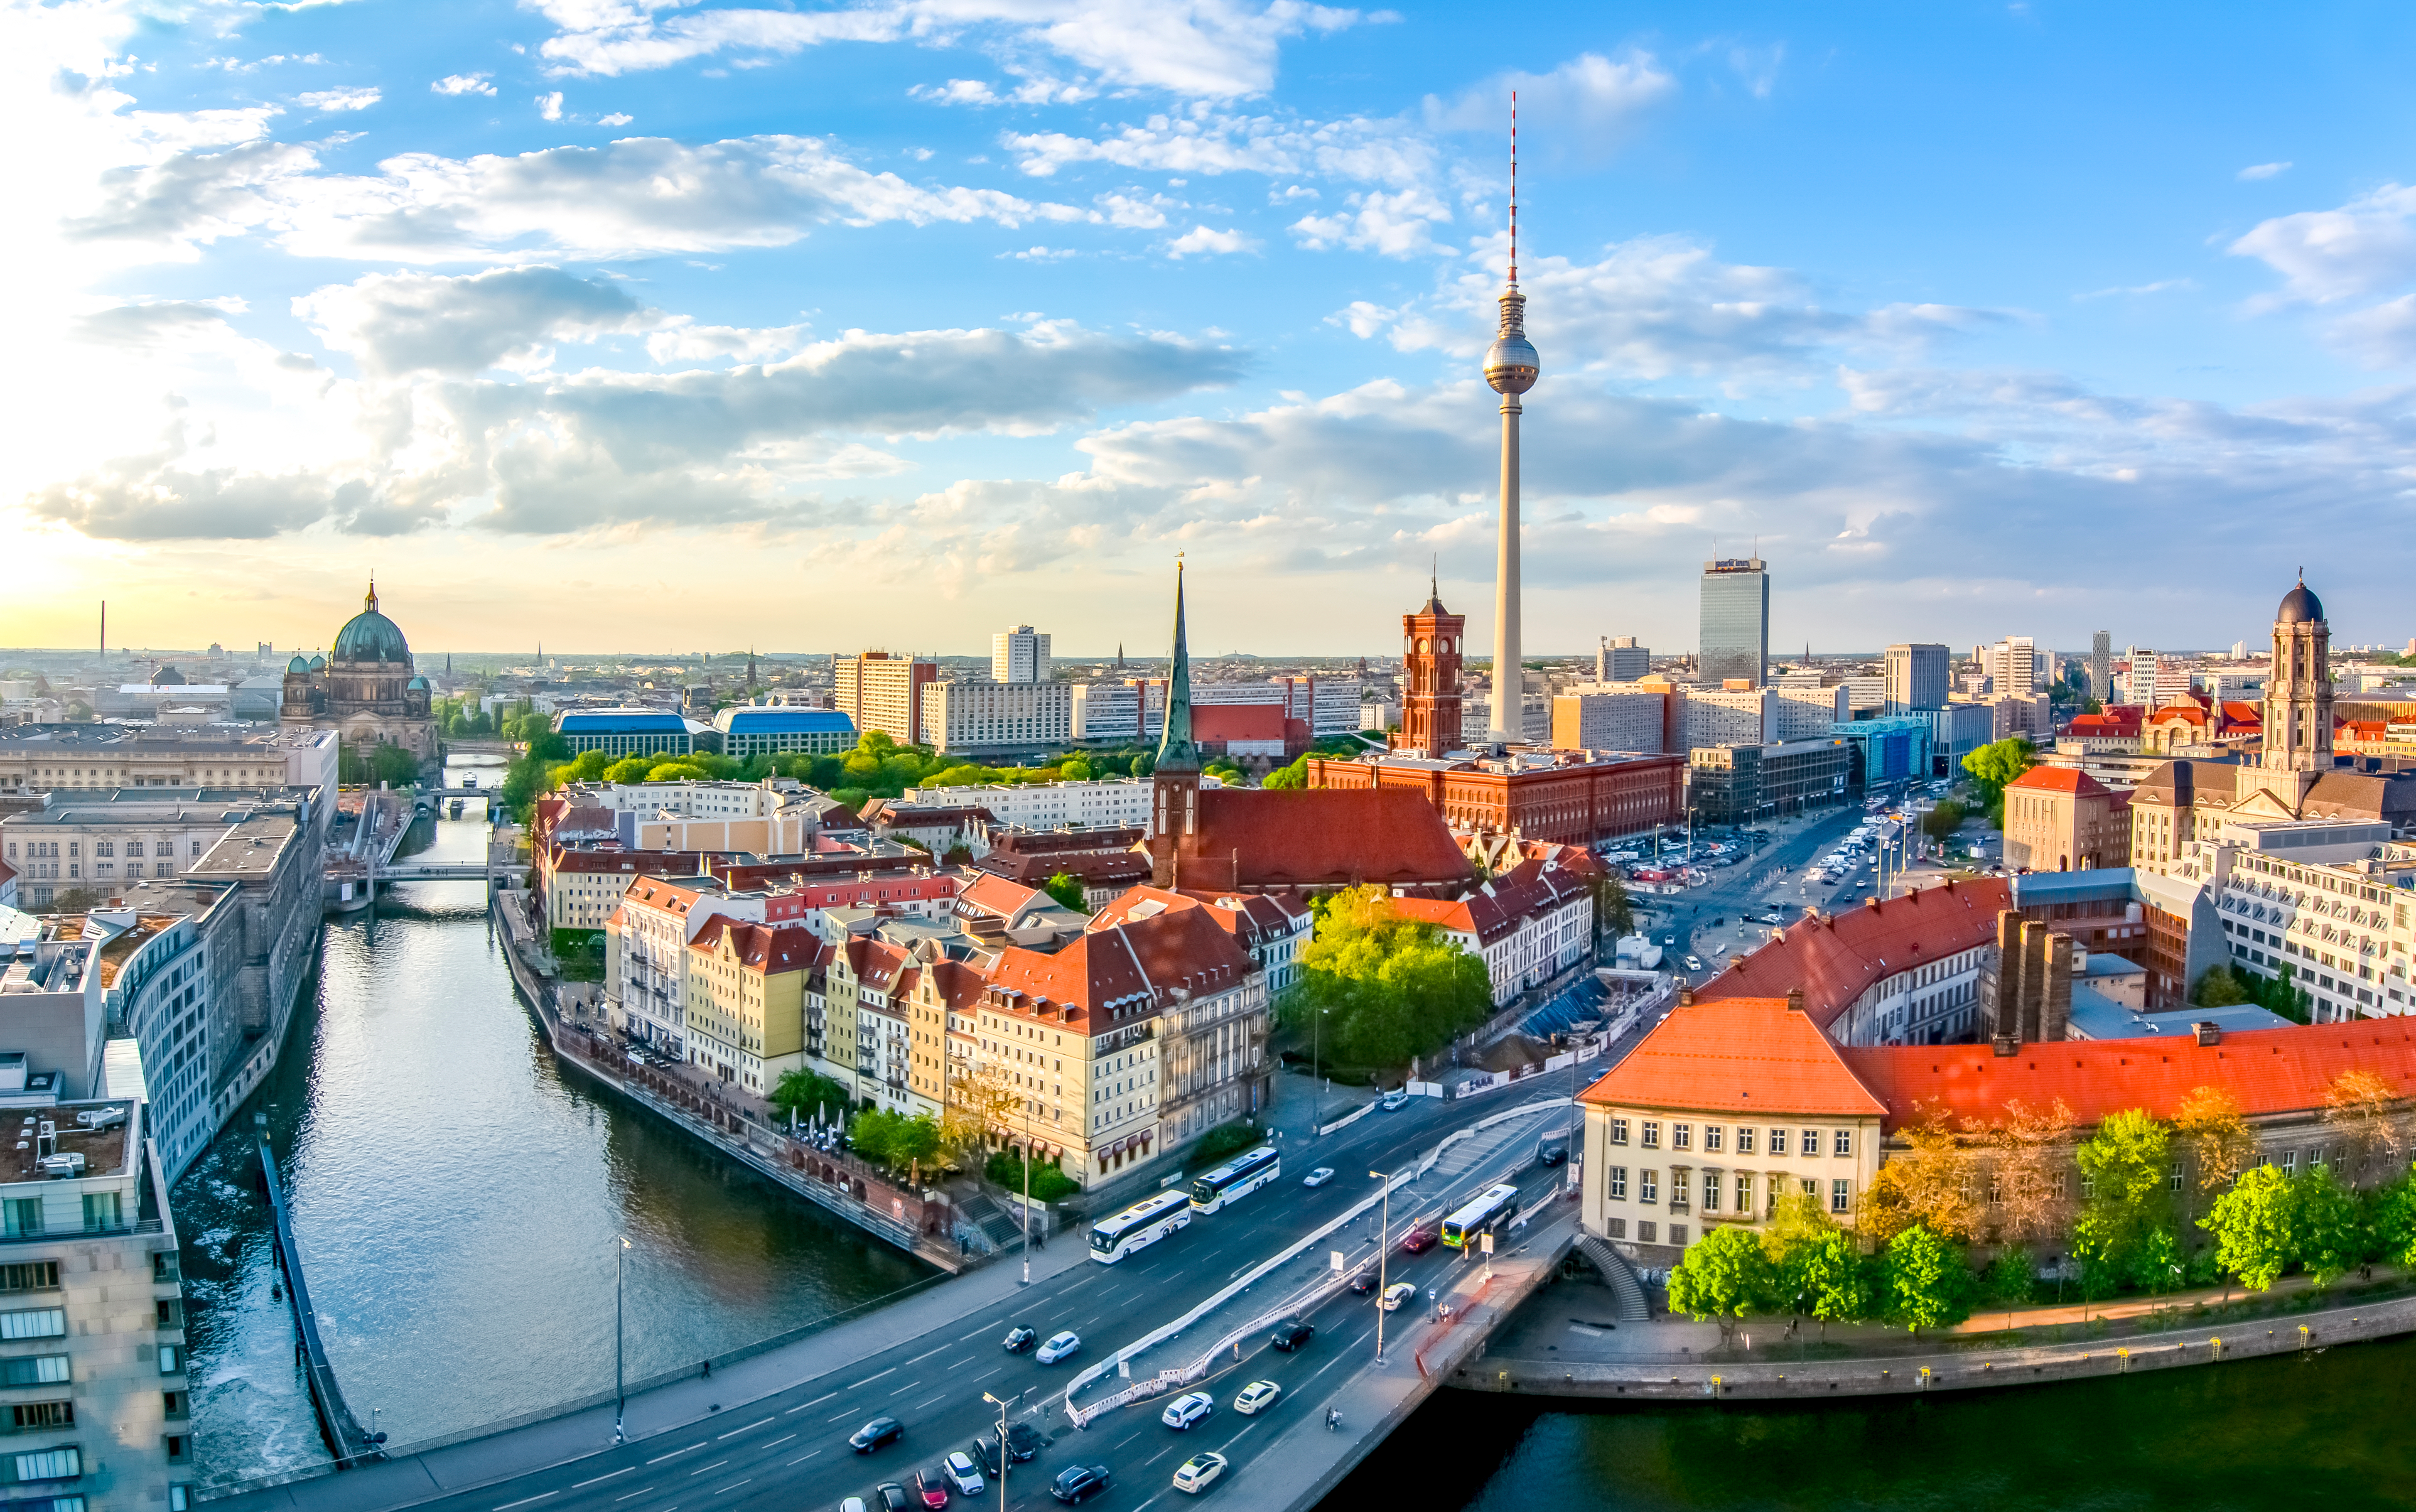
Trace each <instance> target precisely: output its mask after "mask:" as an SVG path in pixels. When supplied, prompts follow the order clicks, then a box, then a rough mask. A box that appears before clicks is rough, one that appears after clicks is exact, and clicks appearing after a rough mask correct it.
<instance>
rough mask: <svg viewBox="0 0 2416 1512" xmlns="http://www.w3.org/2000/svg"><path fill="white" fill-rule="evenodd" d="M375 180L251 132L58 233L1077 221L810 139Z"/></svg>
mask: <svg viewBox="0 0 2416 1512" xmlns="http://www.w3.org/2000/svg"><path fill="white" fill-rule="evenodd" d="M378 168H379V172H378V173H377V174H330V173H325V172H323V171H322V165H321V163H320V160H319V157H318V153H317V150H316V149H314V148H312V147H309V146H303V145H296V144H286V143H277V142H251V143H246V144H242V145H240V146H235V147H231V148H227V149H225V150H223V151H207V150H189V151H184V152H178V153H175V154H174V155H172V156H170V157H168V158H167V159H165V160H164V161H161V162H159V163H157V164H152V165H147V166H143V167H135V168H127V169H121V170H117V171H114V172H113V173H112V174H110V175H108V178H107V182H106V183H105V185H104V197H103V202H102V204H101V205H100V206H99V208H98V210H97V211H96V212H95V213H94V214H92V215H90V216H87V217H85V218H83V219H81V220H80V221H78V222H77V223H76V225H75V226H74V227H73V230H74V233H75V234H78V235H79V236H81V237H83V238H85V239H90V240H108V239H122V240H129V241H136V242H142V243H146V244H149V245H150V246H152V247H153V248H154V249H157V250H158V251H159V252H162V253H167V254H171V255H188V256H189V255H191V254H192V251H193V249H195V248H196V247H198V246H200V245H206V244H208V243H210V242H213V241H216V240H219V239H220V238H222V237H226V236H230V235H234V234H241V233H245V232H249V231H252V230H255V229H258V230H264V231H266V232H268V233H269V234H271V235H272V236H274V237H275V239H276V240H277V241H278V243H279V245H281V246H282V247H284V248H285V249H287V250H289V251H293V252H295V253H298V254H301V255H305V256H318V257H352V258H381V259H387V258H390V259H395V260H399V261H403V262H414V263H440V262H457V261H489V260H498V261H500V260H520V259H523V258H527V257H529V256H531V255H532V254H536V255H544V254H547V253H551V254H554V255H559V256H567V257H576V258H581V259H602V258H614V257H629V256H640V255H644V254H648V253H661V252H702V251H710V250H715V249H723V248H731V247H780V246H786V245H788V244H789V243H791V242H793V241H796V240H797V239H798V238H800V237H802V236H804V235H806V234H808V231H810V230H811V228H812V227H814V226H815V225H818V224H826V223H829V222H833V221H837V222H841V223H845V224H850V225H870V224H874V223H877V222H880V221H884V220H903V221H906V222H908V223H910V224H914V225H924V224H929V223H930V222H933V221H972V220H994V221H997V222H999V223H1000V224H1003V225H1007V226H1015V225H1020V224H1022V223H1023V222H1025V221H1027V220H1078V219H1084V217H1085V213H1084V212H1083V211H1080V210H1078V209H1075V208H1074V207H1072V206H1070V205H1063V204H1048V203H1035V202H1033V201H1028V200H1023V199H1019V198H1018V197H1016V196H1014V195H1011V194H1004V193H1001V192H999V191H998V190H995V189H966V188H960V187H950V186H940V187H926V186H922V185H916V184H910V183H908V182H907V181H906V180H904V179H902V178H899V177H898V175H897V174H885V173H884V174H873V173H868V172H867V171H865V170H864V169H861V168H859V167H857V166H855V165H854V164H853V163H851V162H849V161H848V160H846V159H843V158H841V157H839V156H838V154H837V153H836V152H834V151H833V150H832V149H831V147H830V145H829V144H827V143H826V142H823V141H822V140H819V139H817V138H813V137H792V136H761V137H743V138H737V139H733V140H730V141H724V142H715V143H705V144H694V145H691V144H686V143H679V142H673V141H671V140H668V139H666V138H661V137H626V138H622V139H620V140H618V141H615V142H613V143H611V144H608V145H605V146H602V147H553V148H548V149H545V150H542V151H537V152H528V153H522V154H520V155H518V156H515V157H503V156H495V155H481V156H478V157H475V158H445V157H442V156H439V155H436V154H433V153H405V154H402V155H400V156H398V157H394V158H388V159H385V160H384V161H383V162H381V163H380V164H379V165H378Z"/></svg>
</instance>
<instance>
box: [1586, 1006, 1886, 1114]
mask: <svg viewBox="0 0 2416 1512" xmlns="http://www.w3.org/2000/svg"><path fill="white" fill-rule="evenodd" d="M1839 1056H1840V1051H1838V1049H1837V1047H1836V1046H1835V1045H1833V1044H1831V1043H1830V1042H1829V1036H1827V1035H1824V1034H1822V1033H1821V1032H1820V1027H1819V1026H1818V1025H1817V1024H1815V1023H1813V1022H1812V1021H1811V1019H1810V1017H1809V1016H1808V1015H1806V1014H1804V1013H1800V1012H1793V1011H1790V1010H1789V1008H1788V1006H1787V1000H1786V999H1785V998H1783V997H1776V998H1766V997H1733V998H1723V999H1721V1000H1720V1001H1718V1002H1716V1003H1705V1002H1702V1001H1700V1000H1698V1001H1697V1002H1695V1003H1693V1004H1691V1005H1687V1006H1685V1007H1682V1008H1678V1009H1676V1010H1674V1011H1672V1012H1671V1013H1670V1015H1669V1017H1668V1018H1666V1019H1664V1020H1662V1021H1660V1023H1658V1024H1656V1025H1654V1026H1653V1032H1652V1033H1651V1034H1649V1035H1646V1036H1644V1043H1642V1044H1640V1045H1638V1046H1637V1047H1636V1049H1635V1050H1633V1051H1630V1052H1629V1053H1628V1056H1627V1058H1626V1059H1625V1060H1623V1061H1622V1062H1620V1063H1619V1064H1618V1065H1617V1066H1612V1067H1611V1068H1610V1070H1609V1071H1608V1072H1607V1073H1605V1074H1604V1076H1603V1078H1602V1079H1601V1080H1600V1081H1596V1082H1595V1083H1594V1084H1593V1086H1591V1087H1588V1088H1587V1089H1586V1090H1585V1092H1584V1093H1583V1094H1582V1096H1580V1099H1579V1100H1580V1101H1584V1102H1589V1103H1593V1104H1597V1105H1600V1106H1615V1107H1631V1108H1680V1109H1689V1110H1700V1111H1704V1112H1722V1113H1743V1114H1745V1115H1747V1116H1752V1115H1755V1114H1759V1113H1789V1114H1792V1113H1832V1114H1846V1115H1850V1116H1854V1115H1860V1116H1868V1115H1870V1114H1874V1113H1877V1114H1881V1115H1884V1114H1886V1113H1887V1111H1888V1108H1887V1105H1886V1104H1885V1103H1883V1102H1881V1101H1880V1099H1879V1098H1878V1097H1875V1096H1872V1095H1871V1089H1870V1088H1868V1087H1866V1086H1865V1085H1863V1083H1862V1082H1861V1081H1857V1080H1856V1079H1855V1076H1854V1073H1853V1071H1852V1070H1851V1069H1850V1067H1849V1066H1848V1064H1847V1062H1845V1061H1844V1060H1842V1059H1840V1058H1839Z"/></svg>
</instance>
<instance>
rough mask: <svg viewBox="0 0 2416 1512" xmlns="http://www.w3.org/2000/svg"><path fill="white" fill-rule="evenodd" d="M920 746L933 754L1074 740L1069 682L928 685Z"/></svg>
mask: <svg viewBox="0 0 2416 1512" xmlns="http://www.w3.org/2000/svg"><path fill="white" fill-rule="evenodd" d="M922 707H923V714H922V719H923V723H922V737H921V743H922V744H924V745H926V746H929V747H930V748H933V749H934V750H938V751H943V752H949V753H954V752H958V751H983V750H1026V749H1033V748H1039V747H1044V746H1047V747H1055V746H1064V745H1065V744H1066V743H1067V742H1069V741H1071V740H1072V739H1073V738H1074V689H1073V687H1072V685H1071V684H1067V683H974V682H944V683H932V684H930V685H929V687H927V688H924V689H923V705H922Z"/></svg>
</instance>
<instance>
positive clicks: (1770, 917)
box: [1761, 913, 1787, 924]
mask: <svg viewBox="0 0 2416 1512" xmlns="http://www.w3.org/2000/svg"><path fill="white" fill-rule="evenodd" d="M1761 922H1763V923H1764V924H1784V923H1786V922H1787V921H1786V920H1785V919H1783V918H1780V917H1779V916H1778V915H1777V914H1776V913H1769V914H1764V915H1762V916H1761Z"/></svg>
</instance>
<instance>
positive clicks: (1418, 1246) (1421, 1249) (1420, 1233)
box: [1401, 1229, 1441, 1255]
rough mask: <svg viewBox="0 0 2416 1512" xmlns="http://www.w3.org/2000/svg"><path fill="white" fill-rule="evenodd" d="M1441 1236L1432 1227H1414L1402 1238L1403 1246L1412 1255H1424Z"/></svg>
mask: <svg viewBox="0 0 2416 1512" xmlns="http://www.w3.org/2000/svg"><path fill="white" fill-rule="evenodd" d="M1439 1237H1441V1236H1440V1235H1438V1234H1437V1233H1436V1232H1435V1231H1434V1230H1432V1229H1412V1230H1411V1231H1410V1232H1409V1234H1408V1236H1407V1237H1406V1238H1404V1239H1402V1241H1401V1247H1402V1248H1403V1249H1406V1250H1408V1251H1409V1252H1410V1253H1411V1254H1412V1255H1423V1254H1425V1253H1426V1252H1427V1250H1429V1249H1432V1248H1433V1247H1435V1240H1436V1239H1437V1238H1439Z"/></svg>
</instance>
